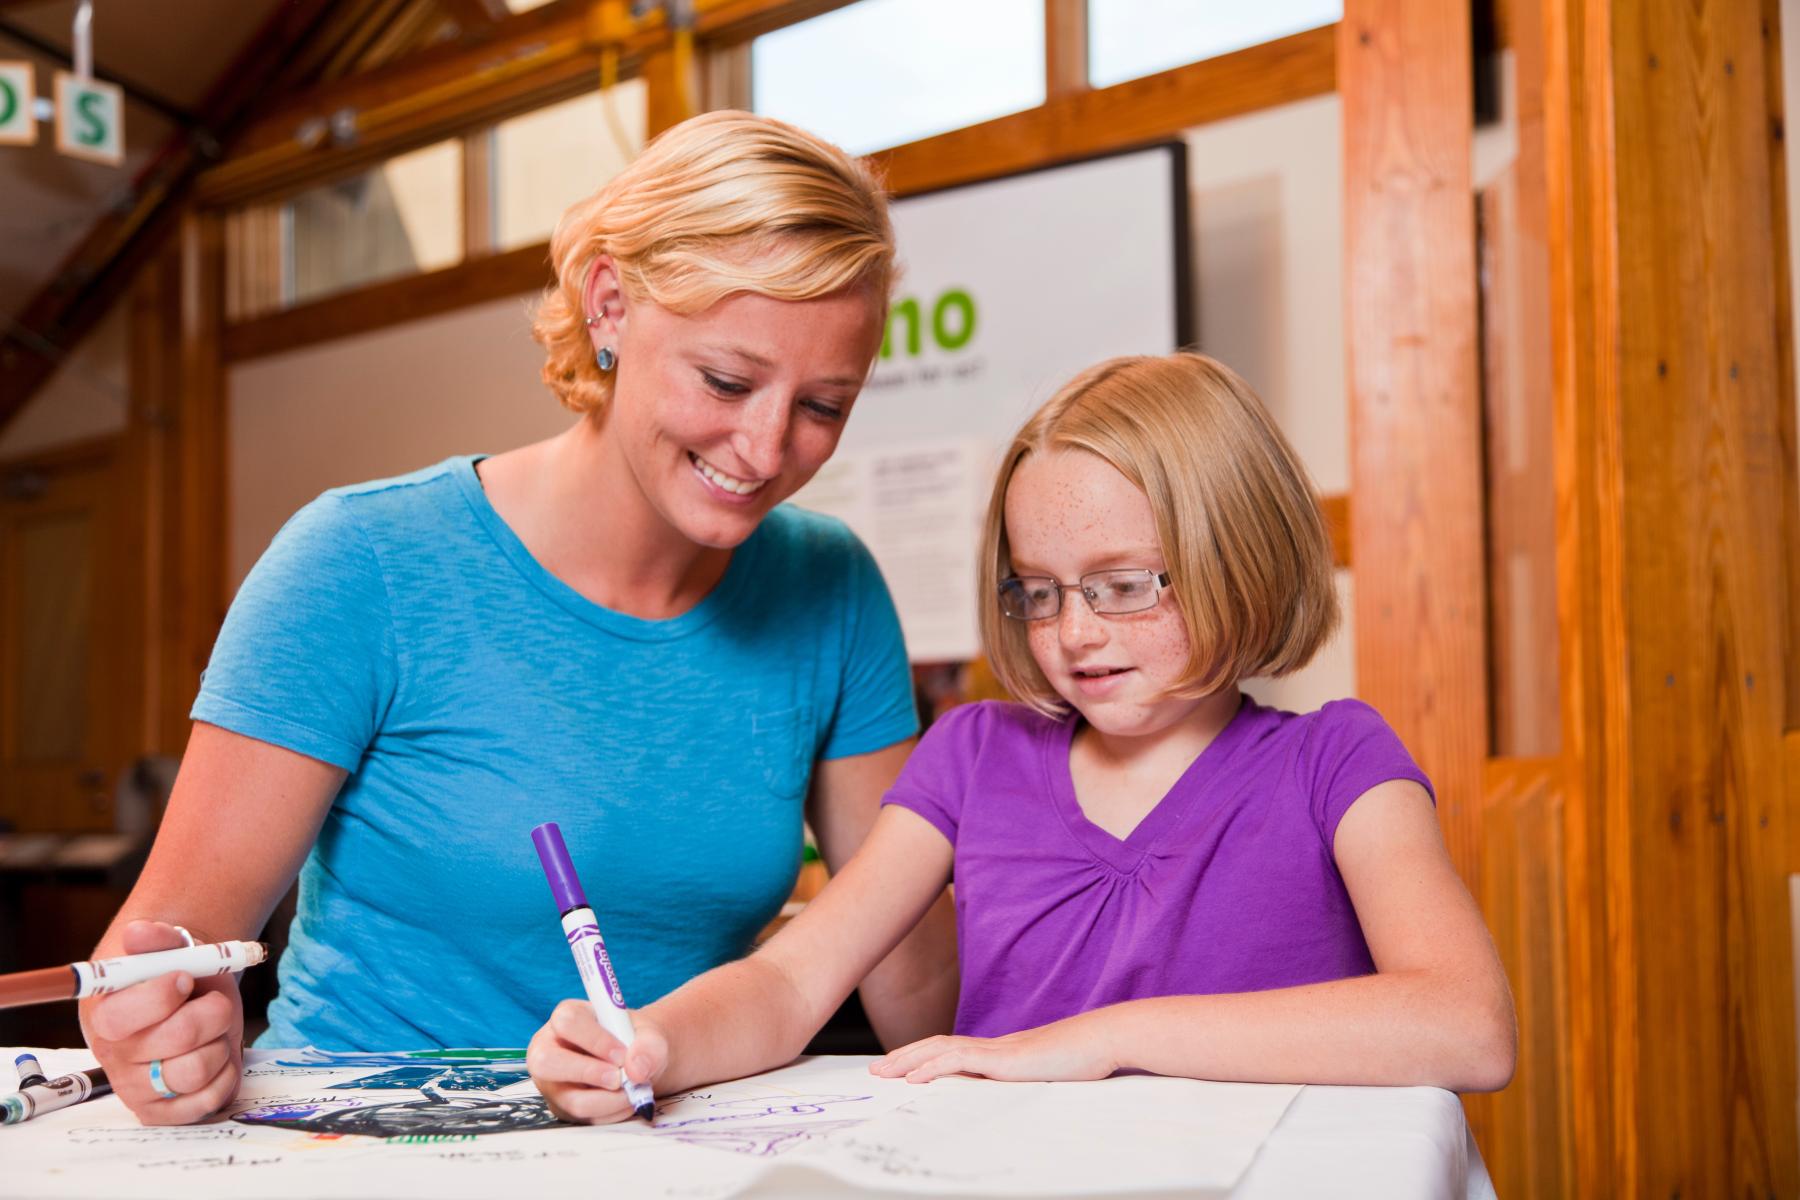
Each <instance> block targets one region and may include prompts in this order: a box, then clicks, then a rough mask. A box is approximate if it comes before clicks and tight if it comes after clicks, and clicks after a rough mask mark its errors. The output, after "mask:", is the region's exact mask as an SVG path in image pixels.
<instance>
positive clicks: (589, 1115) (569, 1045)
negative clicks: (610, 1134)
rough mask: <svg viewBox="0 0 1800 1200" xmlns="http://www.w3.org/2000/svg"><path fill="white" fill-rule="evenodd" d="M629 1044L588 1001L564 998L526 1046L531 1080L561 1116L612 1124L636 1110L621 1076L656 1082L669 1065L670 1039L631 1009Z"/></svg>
mask: <svg viewBox="0 0 1800 1200" xmlns="http://www.w3.org/2000/svg"><path fill="white" fill-rule="evenodd" d="M632 1027H633V1032H634V1034H635V1036H634V1038H633V1040H632V1043H631V1045H630V1047H629V1048H627V1047H626V1046H625V1045H624V1044H623V1043H621V1042H620V1041H619V1040H618V1039H617V1038H615V1037H614V1036H613V1035H612V1034H610V1033H608V1032H606V1030H604V1029H602V1028H601V1027H600V1021H599V1018H597V1017H595V1016H594V1006H593V1005H592V1004H590V1003H588V1002H587V1001H586V1000H564V1001H563V1002H562V1003H561V1004H558V1005H557V1006H556V1011H555V1012H553V1013H551V1014H550V1019H549V1020H548V1021H546V1022H544V1025H543V1028H541V1029H539V1030H538V1031H537V1033H535V1034H534V1035H532V1038H531V1045H530V1047H529V1048H527V1050H526V1051H525V1066H526V1068H527V1069H529V1070H530V1071H531V1081H532V1082H533V1083H535V1084H537V1089H538V1091H539V1092H542V1093H543V1096H544V1099H545V1100H546V1101H547V1102H548V1103H549V1105H550V1111H551V1112H553V1113H555V1114H556V1116H557V1117H558V1118H559V1119H560V1120H564V1121H573V1122H575V1123H577V1124H581V1125H608V1124H611V1123H613V1122H615V1121H623V1120H625V1119H626V1118H628V1117H630V1116H631V1115H632V1110H631V1102H630V1101H628V1100H626V1099H625V1093H624V1091H623V1090H622V1084H621V1080H622V1078H625V1077H629V1078H630V1079H631V1081H632V1082H633V1083H650V1084H654V1083H655V1081H656V1079H657V1077H658V1076H659V1075H661V1074H662V1073H663V1070H664V1068H666V1067H667V1066H668V1065H669V1039H668V1036H667V1035H666V1034H665V1033H664V1032H663V1030H662V1027H661V1026H660V1025H658V1024H657V1023H656V1022H655V1021H654V1020H652V1019H651V1018H649V1017H646V1016H645V1015H644V1014H642V1013H634V1014H632Z"/></svg>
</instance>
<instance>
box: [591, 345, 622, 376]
mask: <svg viewBox="0 0 1800 1200" xmlns="http://www.w3.org/2000/svg"><path fill="white" fill-rule="evenodd" d="M594 365H595V366H597V367H599V368H600V369H601V370H602V371H610V370H612V369H613V368H614V367H616V366H618V365H619V356H618V355H616V354H614V353H613V349H612V347H611V346H602V347H600V349H599V350H598V351H597V352H596V353H595V354H594Z"/></svg>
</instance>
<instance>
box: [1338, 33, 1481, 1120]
mask: <svg viewBox="0 0 1800 1200" xmlns="http://www.w3.org/2000/svg"><path fill="white" fill-rule="evenodd" d="M1469 46H1470V31H1469V13H1468V9H1467V7H1466V6H1461V5H1454V4H1442V3H1436V2H1434V0H1348V2H1347V3H1346V4H1345V5H1344V16H1343V20H1342V21H1341V22H1340V23H1339V25H1338V30H1337V79H1338V94H1339V97H1340V99H1341V101H1342V105H1343V122H1344V126H1343V128H1344V143H1343V146H1344V150H1343V153H1344V263H1345V271H1344V278H1345V281H1346V284H1347V287H1348V293H1349V294H1348V296H1347V298H1346V301H1347V303H1346V310H1345V312H1346V319H1345V322H1344V340H1345V344H1346V346H1347V347H1348V356H1349V364H1348V365H1349V373H1348V375H1349V387H1350V482H1351V494H1352V495H1353V496H1355V497H1356V503H1355V505H1353V506H1352V508H1351V526H1350V528H1351V543H1352V547H1353V550H1354V555H1355V560H1356V611H1355V633H1356V662H1357V691H1358V694H1359V695H1360V696H1361V697H1362V698H1363V699H1365V700H1367V701H1368V702H1369V703H1370V704H1372V705H1374V706H1375V708H1377V709H1378V710H1379V711H1380V712H1381V713H1382V715H1383V716H1385V717H1386V718H1387V720H1388V721H1389V723H1390V724H1392V725H1393V727H1394V728H1395V730H1397V731H1398V732H1399V734H1400V736H1401V737H1402V738H1403V739H1404V740H1405V742H1406V744H1407V746H1408V747H1409V748H1410V749H1411V750H1412V753H1413V755H1414V757H1415V758H1417V759H1418V761H1419V763H1420V765H1421V766H1423V767H1424V769H1425V771H1426V772H1427V773H1428V774H1429V775H1430V776H1431V778H1432V781H1433V783H1434V784H1435V785H1436V788H1437V801H1438V816H1439V819H1440V820H1441V822H1442V824H1443V827H1444V836H1445V840H1446V841H1447V842H1448V843H1449V847H1450V854H1451V857H1452V858H1453V859H1454V860H1455V863H1456V866H1457V869H1458V870H1459V871H1460V872H1461V874H1462V876H1463V879H1464V881H1465V882H1466V883H1467V884H1468V886H1469V889H1470V891H1471V892H1473V893H1474V894H1475V895H1476V896H1478V897H1479V896H1482V895H1483V890H1482V883H1483V881H1482V845H1481V832H1482V803H1481V801H1482V763H1483V760H1484V758H1485V756H1486V753H1487V746H1488V703H1487V700H1488V693H1487V673H1486V667H1487V662H1486V660H1487V655H1486V648H1485V636H1486V616H1485V611H1486V608H1485V606H1486V592H1485V588H1484V580H1485V573H1484V566H1485V562H1484V557H1485V552H1484V548H1483V531H1482V460H1483V450H1482V442H1481V399H1480V394H1479V377H1478V354H1477V321H1476V277H1475V208H1474V198H1473V194H1472V189H1471V177H1470V172H1471V165H1470V155H1471V139H1472V133H1473V122H1474V111H1473V96H1472V83H1471V70H1470V54H1469ZM1490 1112H1491V1109H1490V1108H1489V1107H1488V1106H1487V1104H1485V1103H1482V1104H1475V1105H1471V1106H1470V1110H1469V1117H1470V1121H1471V1123H1472V1124H1473V1125H1474V1126H1475V1130H1476V1134H1477V1138H1478V1140H1480V1141H1486V1140H1488V1139H1487V1136H1486V1129H1485V1127H1484V1126H1485V1122H1486V1120H1487V1118H1488V1116H1489V1115H1490Z"/></svg>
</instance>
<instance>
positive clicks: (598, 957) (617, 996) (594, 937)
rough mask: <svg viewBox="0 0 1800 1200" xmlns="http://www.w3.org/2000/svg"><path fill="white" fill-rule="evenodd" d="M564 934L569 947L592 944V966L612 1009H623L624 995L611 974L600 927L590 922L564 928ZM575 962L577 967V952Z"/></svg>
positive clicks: (614, 976) (611, 967) (610, 965)
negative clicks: (602, 984) (598, 976)
mask: <svg viewBox="0 0 1800 1200" xmlns="http://www.w3.org/2000/svg"><path fill="white" fill-rule="evenodd" d="M564 932H565V934H566V936H567V937H568V939H569V945H570V946H577V945H580V944H581V943H582V942H586V941H592V942H593V944H594V966H595V967H596V968H597V969H598V970H599V972H600V978H601V979H603V980H605V981H606V994H607V995H608V996H609V997H610V998H611V999H612V1002H613V1007H615V1008H624V1007H625V993H624V992H623V991H621V990H620V988H619V977H618V976H617V975H616V974H614V973H613V965H612V957H611V956H610V955H608V954H607V953H606V942H605V940H604V939H602V938H601V936H600V927H599V926H598V925H595V924H594V923H593V922H591V921H590V922H588V923H587V924H586V925H577V926H575V928H573V929H568V928H566V927H565V930H564ZM575 961H576V964H577V965H579V964H580V962H581V958H580V954H579V952H577V956H576V959H575Z"/></svg>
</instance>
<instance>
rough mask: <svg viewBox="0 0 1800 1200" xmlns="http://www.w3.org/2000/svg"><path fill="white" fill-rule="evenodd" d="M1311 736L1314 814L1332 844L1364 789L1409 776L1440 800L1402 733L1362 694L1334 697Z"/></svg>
mask: <svg viewBox="0 0 1800 1200" xmlns="http://www.w3.org/2000/svg"><path fill="white" fill-rule="evenodd" d="M1313 721H1314V722H1315V724H1314V728H1313V731H1312V735H1311V737H1310V739H1309V745H1308V751H1309V754H1308V758H1309V762H1310V767H1311V770H1312V781H1311V794H1312V813H1313V820H1314V821H1315V822H1316V823H1317V824H1318V826H1319V835H1320V836H1321V837H1323V838H1324V839H1325V844H1326V845H1327V846H1330V845H1332V844H1333V842H1334V841H1335V840H1336V838H1337V828H1338V823H1339V822H1341V821H1342V820H1343V819H1344V814H1345V813H1347V812H1349V811H1350V806H1351V805H1353V804H1355V803H1356V801H1357V799H1358V798H1359V797H1361V796H1362V794H1363V793H1364V792H1366V791H1368V790H1369V789H1370V788H1372V787H1374V786H1375V785H1376V784H1378V783H1386V782H1388V781H1389V780H1390V779H1410V780H1412V781H1413V782H1415V783H1417V784H1419V785H1420V786H1421V787H1423V788H1424V789H1425V793H1426V795H1428V796H1430V797H1431V798H1432V803H1434V804H1435V803H1436V802H1437V795H1436V793H1435V792H1434V791H1433V789H1432V786H1431V780H1429V779H1427V778H1426V776H1425V772H1424V771H1421V770H1420V769H1419V765H1418V764H1417V763H1415V762H1414V761H1413V758H1412V755H1411V754H1409V753H1407V750H1406V747H1405V745H1403V744H1402V743H1401V741H1400V735H1399V734H1397V733H1395V732H1394V731H1393V729H1392V728H1391V727H1390V726H1389V725H1388V723H1387V722H1386V721H1385V720H1383V719H1382V716H1381V714H1380V713H1378V712H1376V711H1375V710H1374V709H1373V708H1370V707H1369V706H1368V705H1367V704H1364V703H1363V702H1362V701H1360V700H1334V701H1332V702H1331V703H1329V704H1327V705H1325V706H1324V707H1323V708H1321V709H1320V710H1319V711H1318V712H1317V713H1316V714H1314V717H1313Z"/></svg>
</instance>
